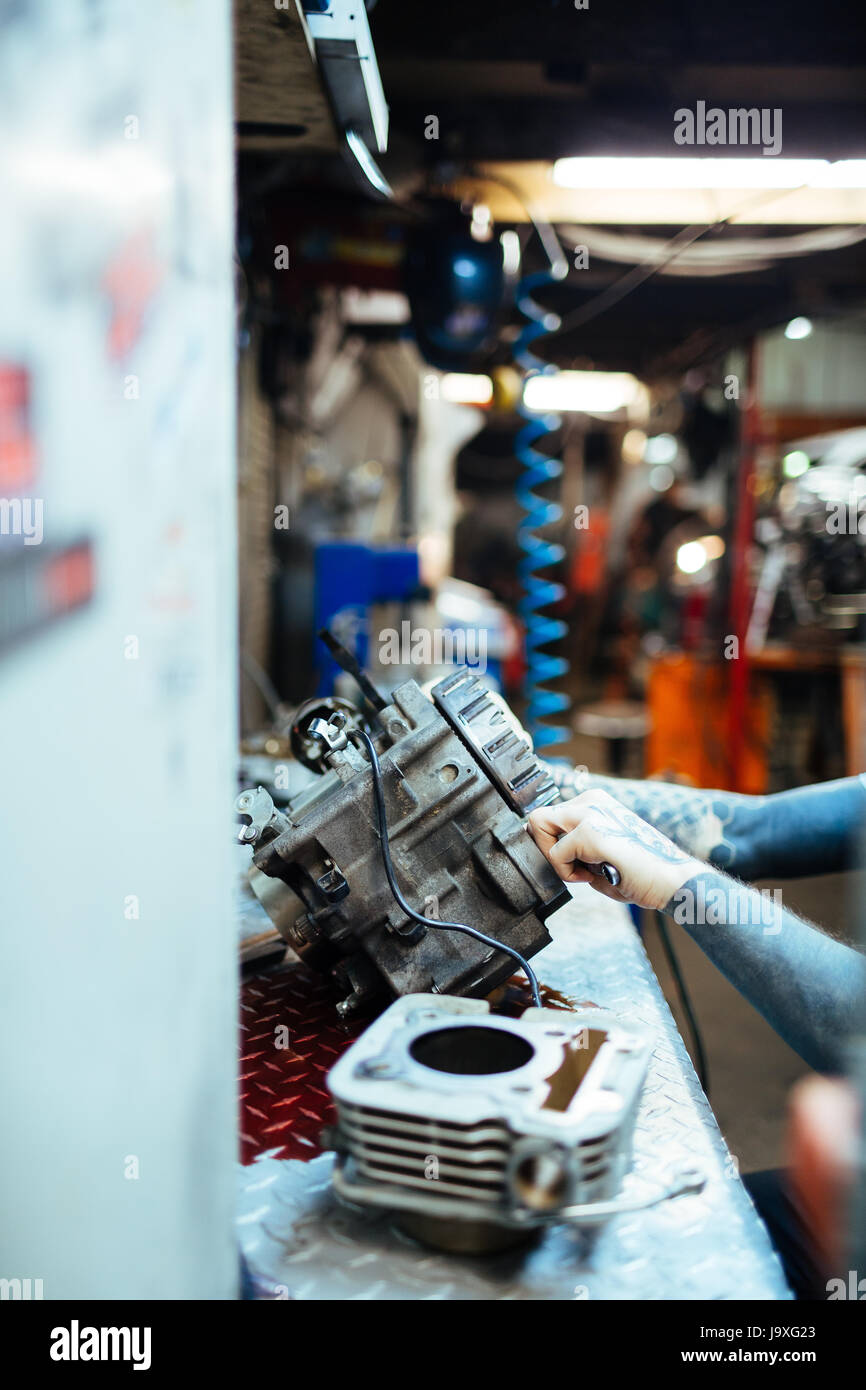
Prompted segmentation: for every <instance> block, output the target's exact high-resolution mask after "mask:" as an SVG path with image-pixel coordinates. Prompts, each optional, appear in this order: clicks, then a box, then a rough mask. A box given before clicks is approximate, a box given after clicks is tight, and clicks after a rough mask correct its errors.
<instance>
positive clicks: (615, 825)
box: [590, 806, 690, 864]
mask: <svg viewBox="0 0 866 1390" xmlns="http://www.w3.org/2000/svg"><path fill="white" fill-rule="evenodd" d="M590 821H591V822H592V823H593V824H594V825H595V826H596V828H597V829H598V830H599V831H601V832H603V833H605V834H607V835H613V836H616V837H617V838H618V839H623V840H629V841H630V842H631V843H632V844H635V845H642V846H643V848H644V849H647V850H649V851H650V853H651V854H653V855H655V857H656V858H657V859H662V860H664V861H665V862H666V863H668V864H681V863H684V862H685V861H686V860H687V859H689V858H690V856H689V855H688V854H684V853H683V851H682V850H681V849H678V848H677V846H676V845H674V844H672V843H671V841H670V840H669V839H668V838H667V837H666V836H664V835H661V834H659V832H658V831H657V830H656V829H654V827H653V826H651V825H649V824H648V823H647V822H646V821H644V820H642V819H641V818H640V816H636V815H635V814H634V812H633V811H629V810H628V809H627V808H626V807H625V806H621V807H618V808H617V809H616V810H615V811H614V810H613V809H611V808H610V807H607V806H597V807H596V808H595V809H594V810H593V811H592V813H591V815H590Z"/></svg>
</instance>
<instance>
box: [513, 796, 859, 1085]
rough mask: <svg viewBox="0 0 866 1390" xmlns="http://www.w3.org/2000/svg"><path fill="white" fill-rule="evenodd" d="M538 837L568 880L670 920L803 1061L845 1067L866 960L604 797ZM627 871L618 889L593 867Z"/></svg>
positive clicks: (555, 817)
mask: <svg viewBox="0 0 866 1390" xmlns="http://www.w3.org/2000/svg"><path fill="white" fill-rule="evenodd" d="M529 828H530V833H531V834H532V835H533V838H534V839H535V841H536V843H537V844H538V846H539V848H540V849H541V850H542V851H543V852H544V854H546V855H547V858H548V859H549V860H550V862H551V864H552V865H553V867H554V868H555V869H556V871H557V873H558V874H559V876H560V878H562V879H564V880H565V881H566V882H571V883H582V882H583V883H591V884H592V886H593V887H594V888H595V889H597V891H598V892H599V893H604V894H605V895H606V896H607V897H610V898H616V899H618V900H619V901H620V902H634V903H637V904H638V906H640V907H650V908H655V909H657V910H659V911H663V912H665V913H668V914H669V915H670V916H672V917H673V918H674V920H675V921H677V922H679V923H680V924H681V925H682V926H684V927H685V928H686V930H687V931H688V932H689V934H690V935H691V936H692V937H693V938H694V939H695V941H697V943H698V944H699V945H700V946H701V947H702V949H703V950H704V951H705V952H706V953H707V955H708V956H709V958H710V959H711V960H712V961H713V963H714V964H715V965H717V966H718V968H719V969H720V970H721V971H722V973H723V974H724V975H725V976H726V977H727V978H728V979H729V980H730V981H731V983H732V984H733V985H734V986H735V987H736V988H737V989H738V990H739V991H740V993H741V994H743V995H744V996H745V997H746V998H747V999H748V1000H749V1002H750V1003H751V1004H753V1005H754V1007H755V1008H756V1009H758V1010H759V1012H760V1013H762V1014H763V1015H764V1017H765V1018H766V1019H767V1021H768V1022H769V1023H770V1024H771V1025H772V1027H773V1028H775V1029H776V1031H777V1032H778V1033H779V1034H780V1036H781V1037H783V1038H784V1039H785V1040H786V1042H788V1043H789V1044H790V1046H791V1047H793V1048H794V1049H795V1050H796V1051H797V1052H798V1053H799V1054H800V1056H801V1057H803V1058H804V1059H805V1060H806V1061H807V1062H809V1063H811V1065H813V1066H815V1067H818V1068H819V1069H826V1070H832V1069H834V1068H836V1067H838V1064H839V1050H840V1044H841V1043H843V1042H844V1040H845V1038H846V1037H847V1036H848V1035H849V1034H850V1033H851V1032H852V1031H853V1028H854V1025H855V1023H856V1022H857V1021H858V1017H859V1010H860V1009H862V1007H863V1003H864V1000H866V957H864V956H862V955H861V954H860V953H859V952H858V951H855V950H854V949H853V948H852V947H850V946H846V945H844V944H843V943H841V942H838V941H834V940H833V939H832V938H831V937H828V936H825V935H824V933H823V932H822V931H821V930H820V929H819V928H818V927H815V926H812V924H811V923H809V922H805V921H803V920H802V919H801V918H799V917H797V916H795V914H794V913H793V912H787V911H785V910H784V909H783V908H782V906H781V902H780V901H779V895H778V894H776V895H768V894H766V893H764V894H762V893H759V892H757V891H756V890H755V889H753V888H749V887H747V886H746V885H745V884H742V883H738V882H737V881H736V880H735V879H732V878H728V876H727V875H726V874H723V873H720V872H719V871H718V870H716V869H712V868H710V866H709V865H707V864H702V863H701V862H700V861H699V860H698V859H696V858H694V857H693V856H690V855H688V854H687V853H685V852H684V851H683V850H681V849H679V848H678V847H677V846H676V845H675V844H673V843H672V841H671V840H669V839H668V838H667V837H666V836H665V835H663V834H661V833H660V832H659V831H658V830H656V829H654V828H653V827H652V826H651V825H648V824H647V823H646V822H645V821H643V820H641V818H640V817H639V816H637V815H636V814H635V813H634V812H633V811H631V810H629V809H628V808H627V807H625V806H623V805H621V804H620V803H618V802H617V801H615V800H614V798H613V797H612V796H610V795H609V794H608V793H607V792H605V791H601V790H595V791H587V792H583V793H582V794H581V795H580V796H578V797H575V798H574V800H572V801H567V802H564V803H562V804H560V805H559V806H547V807H544V808H543V809H541V810H539V811H534V812H533V813H532V815H531V816H530V818H529ZM604 861H608V862H610V863H612V864H615V865H616V867H617V868H618V869H619V871H620V875H621V882H620V885H619V887H618V888H613V887H611V885H610V884H608V883H607V882H606V881H605V880H604V879H603V878H602V877H600V876H599V874H598V872H597V868H596V871H595V872H593V868H592V866H593V865H594V866H598V865H599V864H600V863H602V862H604Z"/></svg>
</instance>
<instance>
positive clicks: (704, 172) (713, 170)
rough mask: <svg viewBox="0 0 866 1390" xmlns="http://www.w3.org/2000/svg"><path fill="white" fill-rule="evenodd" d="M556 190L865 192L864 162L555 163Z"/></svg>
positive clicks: (616, 158) (658, 160) (665, 160)
mask: <svg viewBox="0 0 866 1390" xmlns="http://www.w3.org/2000/svg"><path fill="white" fill-rule="evenodd" d="M553 182H554V183H556V184H558V185H559V187H560V188H652V189H658V188H688V189H695V188H803V187H807V188H866V160H862V159H846V160H839V161H838V162H836V163H835V164H831V163H830V162H829V160H826V159H779V158H771V159H768V158H766V157H761V158H760V159H749V158H746V157H744V158H742V159H717V158H713V157H712V156H708V157H705V158H700V159H692V158H688V157H684V158H682V159H677V158H653V157H647V158H645V159H644V158H640V157H638V158H630V157H621V156H614V157H602V158H597V157H592V156H590V157H584V156H579V157H577V158H570V159H557V160H556V161H555V163H554V165H553Z"/></svg>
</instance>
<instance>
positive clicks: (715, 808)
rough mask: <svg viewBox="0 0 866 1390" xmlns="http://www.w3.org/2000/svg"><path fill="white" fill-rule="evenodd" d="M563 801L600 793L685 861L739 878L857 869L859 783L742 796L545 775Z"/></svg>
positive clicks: (864, 798) (864, 818)
mask: <svg viewBox="0 0 866 1390" xmlns="http://www.w3.org/2000/svg"><path fill="white" fill-rule="evenodd" d="M551 771H552V772H553V774H554V776H555V778H556V780H557V782H558V783H559V785H560V788H561V792H562V795H563V796H576V795H578V794H579V793H580V792H581V791H586V790H589V789H591V788H596V787H598V788H602V789H603V790H605V791H608V792H610V794H611V795H612V796H615V797H616V798H617V800H618V801H621V802H622V803H623V804H624V805H625V806H628V807H629V809H630V810H632V811H634V812H635V814H636V815H638V816H640V817H642V818H643V819H644V820H648V821H650V822H651V823H652V824H653V825H654V826H656V828H657V829H658V830H660V831H661V832H662V834H663V835H667V836H668V838H669V839H671V840H673V841H674V842H675V843H676V844H677V845H679V846H680V848H681V849H683V850H685V851H686V853H687V854H690V855H693V856H694V857H695V858H696V859H703V860H705V861H706V862H708V863H710V864H713V865H715V866H716V867H717V868H722V869H730V870H732V871H733V872H735V873H737V874H738V875H739V876H740V877H742V878H745V879H754V878H798V877H801V876H803V875H806V874H818V873H833V872H835V871H837V870H839V869H844V868H847V867H849V866H850V865H851V864H853V863H855V862H857V860H858V857H859V855H860V849H861V846H860V837H861V835H862V833H863V828H864V822H866V778H864V777H846V778H842V779H840V780H839V781H835V782H821V783H818V784H817V785H815V786H811V787H798V788H796V789H795V790H793V791H786V792H777V793H775V794H774V795H772V796H745V795H741V794H740V793H737V792H728V791H704V790H702V789H700V788H695V787H682V786H678V785H676V784H674V783H670V782H641V781H631V780H629V779H628V778H620V777H602V776H598V775H597V774H594V773H589V772H587V771H586V770H585V769H579V768H576V769H573V770H569V769H557V768H551Z"/></svg>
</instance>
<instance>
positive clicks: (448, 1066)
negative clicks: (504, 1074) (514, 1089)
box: [409, 1026, 535, 1076]
mask: <svg viewBox="0 0 866 1390" xmlns="http://www.w3.org/2000/svg"><path fill="white" fill-rule="evenodd" d="M409 1053H410V1055H411V1056H412V1057H413V1058H414V1059H415V1061H416V1062H420V1063H421V1066H422V1067H429V1068H430V1070H431V1071H444V1072H449V1073H450V1074H451V1075H452V1076H492V1075H493V1074H494V1073H495V1072H501V1071H516V1070H517V1068H518V1067H525V1066H526V1063H527V1062H528V1061H530V1059H531V1058H532V1057H534V1055H535V1048H534V1047H533V1046H532V1044H531V1043H530V1042H527V1040H526V1038H521V1037H518V1035H517V1034H516V1033H509V1032H507V1031H506V1029H504V1028H484V1027H478V1026H474V1027H467V1028H434V1029H433V1030H432V1031H431V1032H429V1033H422V1034H421V1035H420V1037H417V1038H416V1039H415V1041H414V1042H413V1043H412V1045H411V1046H410V1048H409Z"/></svg>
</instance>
